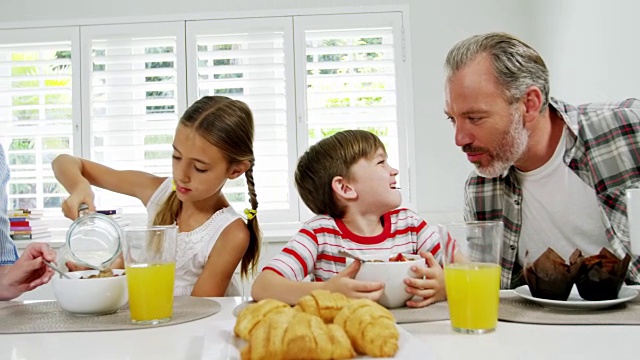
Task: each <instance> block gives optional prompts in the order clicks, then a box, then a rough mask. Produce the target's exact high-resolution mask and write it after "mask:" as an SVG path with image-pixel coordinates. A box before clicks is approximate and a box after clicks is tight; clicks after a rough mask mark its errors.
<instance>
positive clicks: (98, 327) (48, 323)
mask: <svg viewBox="0 0 640 360" xmlns="http://www.w3.org/2000/svg"><path fill="white" fill-rule="evenodd" d="M220 309H221V306H220V304H219V303H218V302H216V301H214V300H210V299H203V298H196V297H190V296H180V297H175V298H174V299H173V316H172V318H171V320H169V321H167V322H165V323H161V324H156V325H137V324H132V323H131V319H130V311H129V308H128V307H123V308H122V309H120V310H118V311H117V312H115V313H113V314H109V315H99V316H78V315H73V314H70V313H68V312H66V311H64V310H63V309H62V308H61V307H60V305H58V303H57V302H56V301H46V302H36V303H29V304H17V305H12V306H5V307H2V308H0V319H2V321H0V334H25V333H47V332H72V331H109V330H135V329H148V328H152V327H159V326H167V325H175V324H181V323H185V322H189V321H193V320H198V319H202V318H205V317H207V316H211V315H213V314H215V313H217V312H218V311H220Z"/></svg>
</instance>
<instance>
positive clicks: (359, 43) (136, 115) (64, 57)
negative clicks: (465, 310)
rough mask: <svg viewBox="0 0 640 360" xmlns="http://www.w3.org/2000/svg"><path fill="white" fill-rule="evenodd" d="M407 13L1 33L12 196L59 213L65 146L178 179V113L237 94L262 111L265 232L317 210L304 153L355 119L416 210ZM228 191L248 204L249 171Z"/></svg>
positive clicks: (131, 206)
mask: <svg viewBox="0 0 640 360" xmlns="http://www.w3.org/2000/svg"><path fill="white" fill-rule="evenodd" d="M402 16H403V14H402V12H386V13H370V14H349V15H300V16H272V17H264V18H250V19H249V18H248V19H242V18H239V19H220V20H206V19H194V20H192V19H190V20H177V21H168V22H158V23H153V22H145V23H139V24H135V23H133V24H108V25H99V26H98V25H91V26H89V25H79V26H76V27H69V28H55V29H33V30H0V122H1V124H2V126H3V132H2V135H0V140H1V141H2V143H3V145H4V146H5V149H6V151H7V155H8V157H9V159H10V161H11V164H10V166H11V170H12V174H13V176H12V179H11V182H10V199H11V205H12V206H13V207H38V208H42V207H43V208H51V209H54V210H55V212H56V214H58V215H59V210H58V208H59V206H60V202H61V201H62V199H63V197H64V196H66V193H65V192H64V190H63V189H62V188H61V186H60V185H59V184H58V183H57V182H56V181H55V179H54V178H53V174H52V171H51V167H50V162H51V160H52V159H53V157H55V156H56V155H58V154H60V153H72V154H74V155H77V156H82V157H85V158H88V159H91V160H93V161H97V162H99V163H102V164H105V165H107V166H110V167H113V168H116V169H139V170H143V171H147V172H150V173H153V174H157V175H160V176H170V175H171V154H172V148H171V144H172V141H173V135H174V131H175V127H176V125H177V122H178V119H179V117H180V115H181V114H182V113H183V112H184V111H185V110H186V108H187V106H188V104H191V103H193V102H194V101H196V100H197V99H199V98H200V97H202V96H206V95H225V96H228V97H231V98H234V99H239V100H242V101H244V102H246V103H247V104H248V105H249V107H250V108H251V109H252V111H253V114H254V120H255V125H256V127H255V130H256V133H255V141H254V149H255V154H256V167H255V171H254V176H255V182H256V192H257V195H258V201H259V202H260V220H261V222H262V223H263V224H264V225H267V227H266V228H265V229H268V228H269V227H268V225H269V224H275V223H297V222H300V221H304V220H306V219H307V218H308V217H309V216H310V215H311V214H310V212H309V210H308V209H306V207H305V206H304V204H302V202H301V201H300V199H299V197H298V195H297V192H296V189H295V186H294V182H293V173H294V171H295V166H296V162H297V159H298V157H299V156H300V155H301V154H302V153H303V152H304V151H305V150H306V149H307V148H308V147H309V145H311V144H314V143H316V142H317V141H318V140H320V139H321V138H323V137H326V136H328V135H331V134H333V133H335V132H337V131H340V130H344V129H365V130H369V131H372V132H374V133H376V134H377V135H378V136H379V137H380V138H381V139H382V141H383V142H384V143H385V145H386V146H387V152H388V153H389V161H390V163H391V164H393V165H394V166H396V167H398V168H399V169H400V174H401V176H400V177H399V182H400V186H401V187H402V189H403V190H402V191H403V198H404V199H405V204H404V205H405V206H412V205H413V204H411V201H412V199H410V197H409V195H410V193H411V192H410V189H411V186H410V184H409V182H408V179H409V176H406V175H408V174H409V170H410V169H409V168H408V157H409V155H408V154H409V148H408V146H407V144H409V136H408V135H409V134H407V132H408V131H407V128H406V119H405V117H406V116H405V112H406V110H407V108H408V107H409V106H410V98H409V96H408V93H407V91H406V87H407V85H406V83H405V82H406V81H407V78H408V76H407V74H408V66H407V64H406V63H405V62H404V53H403V51H404V50H403V33H402V32H403V26H402ZM80 49H82V50H81V51H80ZM80 79H81V80H80ZM5 129H6V130H5ZM223 191H224V192H225V195H226V196H227V198H228V199H229V201H230V202H231V203H232V205H233V206H234V207H236V209H237V210H240V211H241V210H242V209H243V208H245V207H247V204H248V201H247V186H246V180H245V179H244V177H241V178H238V179H236V180H234V181H229V182H228V183H227V185H226V186H225V188H224V190H223ZM96 204H97V206H98V207H99V208H122V209H123V211H124V212H125V213H129V214H130V216H132V217H133V218H134V219H138V220H134V221H142V219H143V218H144V217H145V215H146V213H145V210H144V208H143V207H142V206H141V205H140V204H139V202H138V201H137V200H135V199H131V198H129V197H126V196H121V195H116V194H113V193H110V192H108V191H103V190H99V189H96ZM54 210H52V211H54ZM136 216H139V217H136Z"/></svg>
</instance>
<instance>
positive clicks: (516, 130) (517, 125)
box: [463, 107, 529, 178]
mask: <svg viewBox="0 0 640 360" xmlns="http://www.w3.org/2000/svg"><path fill="white" fill-rule="evenodd" d="M528 143H529V131H527V130H526V129H525V128H524V121H523V116H522V113H521V112H519V111H518V110H517V109H516V108H515V107H514V108H513V109H512V111H511V123H510V125H509V128H508V129H507V131H506V133H505V134H504V135H503V136H502V139H500V141H499V142H498V144H497V146H496V147H495V148H494V150H493V151H489V153H488V155H489V156H490V158H491V160H490V162H489V164H488V165H487V166H484V167H483V166H480V164H475V166H476V173H478V175H480V176H483V177H486V178H494V177H498V176H500V175H502V174H504V173H505V172H506V171H507V170H509V168H510V167H511V166H512V165H513V164H514V163H515V162H516V161H517V160H518V159H519V158H520V157H521V156H522V154H524V152H525V150H526V148H527V145H528ZM463 150H464V149H463Z"/></svg>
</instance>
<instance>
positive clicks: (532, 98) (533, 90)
mask: <svg viewBox="0 0 640 360" xmlns="http://www.w3.org/2000/svg"><path fill="white" fill-rule="evenodd" d="M522 102H523V105H524V111H523V113H522V120H523V121H524V123H525V124H527V123H530V122H532V121H534V120H535V119H537V118H538V116H540V112H541V110H544V109H541V107H542V103H543V102H544V99H543V98H542V92H541V91H540V89H539V88H538V87H537V86H530V87H529V88H528V89H527V91H526V92H525V93H524V96H523V97H522Z"/></svg>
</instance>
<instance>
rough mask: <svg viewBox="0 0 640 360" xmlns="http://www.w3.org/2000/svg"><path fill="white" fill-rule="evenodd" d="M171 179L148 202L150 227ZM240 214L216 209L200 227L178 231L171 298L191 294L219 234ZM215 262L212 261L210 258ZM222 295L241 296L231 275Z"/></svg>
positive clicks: (228, 208) (167, 190)
mask: <svg viewBox="0 0 640 360" xmlns="http://www.w3.org/2000/svg"><path fill="white" fill-rule="evenodd" d="M171 180H172V179H171V178H167V179H166V180H165V181H164V182H163V183H162V185H160V187H158V189H156V192H155V193H154V194H153V196H151V199H149V203H148V204H147V214H148V216H149V220H148V223H149V225H152V224H153V218H154V217H155V215H156V212H157V211H158V209H160V207H161V206H162V204H163V203H164V201H165V200H166V199H167V197H168V196H169V194H171V191H172V190H171V185H172V184H171ZM240 218H241V217H240V215H238V213H237V212H236V211H235V210H233V208H232V207H231V206H228V207H226V208H223V209H220V210H218V211H217V212H216V213H215V214H213V215H212V216H211V217H210V218H209V220H207V221H206V222H205V223H204V224H202V225H200V227H198V228H196V229H194V230H193V231H189V232H179V233H178V242H177V246H176V281H175V285H174V288H173V295H174V296H183V295H187V296H188V295H191V290H193V286H194V285H195V283H196V280H198V277H199V276H200V273H202V270H203V269H204V265H205V264H206V262H207V258H208V257H209V253H210V252H211V249H212V248H213V245H214V244H215V243H216V240H218V236H220V234H221V233H222V231H223V230H224V229H225V228H226V227H227V225H229V224H231V223H232V222H233V221H234V220H236V219H240ZM211 261H215V259H211ZM224 295H225V296H240V295H241V293H240V286H239V284H238V281H237V279H236V276H235V275H234V276H232V278H231V281H230V282H229V286H228V287H227V291H226V292H225V294H224Z"/></svg>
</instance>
